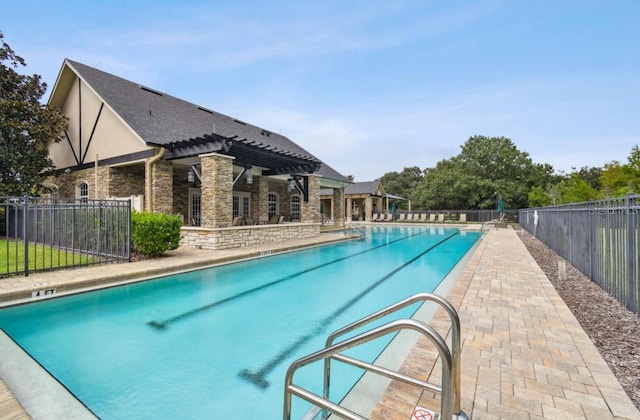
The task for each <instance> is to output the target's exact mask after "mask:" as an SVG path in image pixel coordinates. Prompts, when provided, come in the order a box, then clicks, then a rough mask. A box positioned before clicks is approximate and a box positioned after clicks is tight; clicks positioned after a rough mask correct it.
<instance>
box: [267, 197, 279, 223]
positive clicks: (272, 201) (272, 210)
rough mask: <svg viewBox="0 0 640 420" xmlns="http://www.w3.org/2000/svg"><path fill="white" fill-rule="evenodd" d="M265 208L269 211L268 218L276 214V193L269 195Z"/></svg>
mask: <svg viewBox="0 0 640 420" xmlns="http://www.w3.org/2000/svg"><path fill="white" fill-rule="evenodd" d="M267 207H268V209H269V218H271V216H274V215H276V214H278V195H277V194H276V193H269V195H268V196H267Z"/></svg>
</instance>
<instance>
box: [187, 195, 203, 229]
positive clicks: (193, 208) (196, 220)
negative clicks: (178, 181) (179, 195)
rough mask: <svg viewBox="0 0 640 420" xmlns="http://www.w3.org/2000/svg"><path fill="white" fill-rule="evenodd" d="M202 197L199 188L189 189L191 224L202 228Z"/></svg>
mask: <svg viewBox="0 0 640 420" xmlns="http://www.w3.org/2000/svg"><path fill="white" fill-rule="evenodd" d="M201 204H202V195H201V192H200V189H199V188H189V224H190V225H191V226H200V223H201V220H200V209H201Z"/></svg>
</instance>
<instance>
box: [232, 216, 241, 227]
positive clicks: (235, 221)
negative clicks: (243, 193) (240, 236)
mask: <svg viewBox="0 0 640 420" xmlns="http://www.w3.org/2000/svg"><path fill="white" fill-rule="evenodd" d="M243 224H244V218H243V217H242V216H237V217H234V218H233V222H232V223H231V225H232V226H242V225H243Z"/></svg>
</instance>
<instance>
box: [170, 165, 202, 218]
mask: <svg viewBox="0 0 640 420" xmlns="http://www.w3.org/2000/svg"><path fill="white" fill-rule="evenodd" d="M189 188H200V181H198V179H197V178H196V179H195V181H194V182H189V168H186V167H183V168H176V167H174V168H173V213H174V214H176V215H179V216H182V220H184V221H185V223H186V224H188V223H187V221H188V220H189Z"/></svg>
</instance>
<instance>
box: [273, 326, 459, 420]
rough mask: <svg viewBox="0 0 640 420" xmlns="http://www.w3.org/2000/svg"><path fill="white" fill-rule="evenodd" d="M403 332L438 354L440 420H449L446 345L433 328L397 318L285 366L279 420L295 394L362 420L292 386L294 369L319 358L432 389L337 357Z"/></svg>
mask: <svg viewBox="0 0 640 420" xmlns="http://www.w3.org/2000/svg"><path fill="white" fill-rule="evenodd" d="M403 329H412V330H415V331H418V332H420V333H422V334H423V335H424V336H425V337H427V338H429V339H430V340H431V342H432V343H433V344H434V345H435V346H436V348H437V350H438V354H439V355H440V358H441V359H442V387H441V399H440V414H441V418H442V419H451V418H452V413H453V410H452V405H453V395H452V389H451V388H452V375H451V369H452V365H453V361H452V356H451V352H450V351H449V348H448V347H447V344H446V343H445V341H444V340H443V339H442V337H441V336H440V334H438V332H437V331H436V330H435V329H433V327H431V326H429V325H427V324H425V323H423V322H421V321H417V320H415V319H400V320H396V321H392V322H389V323H387V324H384V325H382V326H379V327H377V328H374V329H372V330H369V331H366V332H363V333H361V334H359V335H356V336H354V337H351V338H348V339H346V340H344V341H341V342H339V343H337V344H335V345H333V346H330V347H325V348H324V349H322V350H319V351H317V352H315V353H312V354H310V355H308V356H305V357H303V358H301V359H298V360H296V361H295V362H293V363H292V364H291V365H290V366H289V369H287V375H286V377H285V392H284V408H283V419H284V420H290V419H291V396H292V395H296V396H298V397H300V398H302V399H304V400H307V401H309V402H310V403H312V404H314V405H316V406H318V407H320V408H322V409H324V410H326V411H328V412H330V413H332V414H337V415H340V416H342V417H344V418H347V419H351V420H366V419H365V418H364V417H362V416H360V415H358V414H357V413H354V412H353V411H351V410H349V409H347V408H344V407H341V406H339V405H337V404H334V403H332V402H331V401H329V400H328V399H325V398H323V397H321V396H319V395H316V394H314V393H312V392H310V391H307V390H306V389H304V388H301V387H299V386H297V385H294V384H293V375H294V373H295V372H296V370H297V369H298V368H300V367H303V366H305V365H308V364H310V363H313V362H317V361H319V360H322V359H325V360H326V359H327V358H335V359H336V360H340V361H342V362H345V363H349V364H351V365H354V366H357V367H360V368H362V369H365V370H367V371H370V372H374V373H377V374H380V375H383V376H386V377H388V378H391V379H395V380H399V381H402V382H405V383H409V384H412V385H417V386H422V387H425V388H429V389H432V388H431V387H432V384H429V383H427V382H425V381H421V380H418V379H415V378H412V377H409V376H407V375H403V374H401V373H399V372H395V371H392V370H389V369H386V368H384V367H381V366H377V365H374V364H371V363H367V362H364V361H361V360H357V359H353V358H351V357H348V356H344V355H341V354H339V353H340V352H342V351H344V350H347V349H350V348H352V347H355V346H357V345H359V344H362V343H366V342H369V341H371V340H374V339H376V338H379V337H382V336H385V335H387V334H391V333H395V332H397V331H400V330H403Z"/></svg>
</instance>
